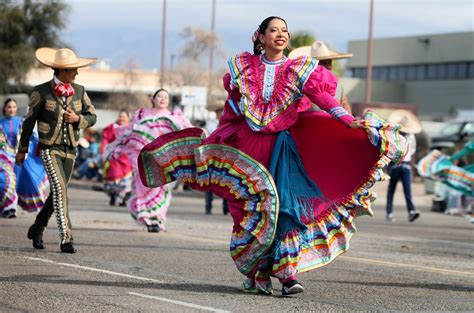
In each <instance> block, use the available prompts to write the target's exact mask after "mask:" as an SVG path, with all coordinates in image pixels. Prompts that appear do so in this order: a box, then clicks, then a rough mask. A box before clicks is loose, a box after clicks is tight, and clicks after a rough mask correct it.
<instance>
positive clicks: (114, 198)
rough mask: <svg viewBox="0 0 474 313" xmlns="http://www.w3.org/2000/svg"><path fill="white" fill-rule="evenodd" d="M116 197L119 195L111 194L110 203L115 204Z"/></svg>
mask: <svg viewBox="0 0 474 313" xmlns="http://www.w3.org/2000/svg"><path fill="white" fill-rule="evenodd" d="M116 199H117V196H116V195H115V194H112V195H110V201H109V205H111V206H114V205H115V200H116Z"/></svg>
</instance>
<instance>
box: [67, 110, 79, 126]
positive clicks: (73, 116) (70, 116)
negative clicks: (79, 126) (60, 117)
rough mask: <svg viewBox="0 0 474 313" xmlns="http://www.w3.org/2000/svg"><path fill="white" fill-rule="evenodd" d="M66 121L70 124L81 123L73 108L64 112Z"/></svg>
mask: <svg viewBox="0 0 474 313" xmlns="http://www.w3.org/2000/svg"><path fill="white" fill-rule="evenodd" d="M64 121H65V122H66V123H68V124H72V123H75V122H77V121H79V115H77V114H76V112H74V111H73V110H72V109H71V108H68V109H67V111H66V112H64Z"/></svg>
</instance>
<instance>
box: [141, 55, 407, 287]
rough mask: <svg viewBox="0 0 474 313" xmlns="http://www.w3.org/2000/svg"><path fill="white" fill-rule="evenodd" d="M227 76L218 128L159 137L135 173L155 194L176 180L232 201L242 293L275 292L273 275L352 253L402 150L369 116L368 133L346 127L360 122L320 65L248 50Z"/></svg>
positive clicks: (290, 275)
mask: <svg viewBox="0 0 474 313" xmlns="http://www.w3.org/2000/svg"><path fill="white" fill-rule="evenodd" d="M229 68H230V74H226V76H224V87H225V89H226V90H227V92H228V98H227V101H226V104H225V107H224V114H223V116H222V118H221V119H220V123H219V127H218V128H217V130H215V131H214V132H213V133H212V134H211V135H210V136H209V137H208V138H206V139H202V138H201V136H202V131H201V130H200V129H197V128H191V129H185V130H182V131H179V132H173V133H169V134H167V135H164V136H161V137H159V138H158V139H156V140H155V141H154V142H152V143H151V144H149V145H147V146H145V147H144V149H143V150H142V152H141V154H140V157H139V160H138V162H139V170H140V175H141V178H142V180H143V182H144V184H145V185H147V186H150V187H156V186H162V185H163V184H166V183H169V182H171V181H174V180H176V179H179V180H180V181H182V182H184V183H187V184H189V185H191V187H193V188H195V189H198V190H204V191H212V192H214V193H216V194H217V195H219V196H221V197H224V198H227V199H229V209H230V213H231V215H232V217H233V220H234V227H233V232H232V238H231V243H230V251H231V256H232V259H233V260H234V262H235V264H236V266H237V268H238V269H239V271H240V272H241V273H242V274H244V275H245V279H244V290H245V291H249V292H262V293H271V290H272V286H271V280H270V277H271V276H274V277H277V278H279V280H280V281H281V282H283V283H284V282H288V281H291V280H293V279H296V273H297V272H300V273H301V272H305V271H309V270H311V269H314V268H317V267H321V266H324V265H326V264H328V263H330V262H331V261H332V260H333V259H334V258H335V257H336V256H338V255H339V254H341V253H343V252H345V251H347V250H348V249H349V240H350V238H351V237H352V235H353V234H354V233H355V230H356V229H355V227H354V224H353V222H354V218H355V217H356V216H359V215H364V214H368V215H371V214H372V212H371V209H370V203H371V201H373V200H374V195H373V194H372V193H371V192H370V190H369V189H370V187H372V185H373V184H374V183H375V182H376V181H378V180H382V179H383V178H384V176H383V173H382V171H381V169H382V168H383V167H384V166H386V165H387V164H388V163H389V162H390V160H393V161H395V162H398V161H399V160H400V158H401V157H403V155H404V153H405V149H406V143H405V141H404V138H403V137H401V136H399V135H398V128H393V127H391V126H390V125H387V124H385V123H384V122H383V121H381V120H380V119H378V117H377V116H375V115H374V114H373V113H369V114H368V115H367V116H365V122H364V125H365V127H364V128H363V129H352V128H349V127H347V125H348V124H350V123H351V121H353V119H354V118H353V117H352V116H350V115H349V114H348V113H347V112H346V111H345V110H344V109H342V108H341V107H340V106H339V103H338V101H336V100H335V99H334V95H335V90H336V87H337V78H336V77H335V76H334V74H332V73H331V72H329V71H328V70H326V69H325V68H324V67H322V66H318V65H317V61H316V60H314V59H311V58H307V57H300V58H297V59H295V60H290V59H283V60H281V61H280V62H269V61H268V60H266V59H265V58H264V57H263V56H256V55H251V54H250V53H247V52H246V53H243V54H240V55H236V56H234V57H233V58H231V59H230V61H229ZM311 102H313V103H315V104H317V105H318V106H319V107H320V108H321V109H323V110H325V111H327V113H326V112H315V111H312V110H311Z"/></svg>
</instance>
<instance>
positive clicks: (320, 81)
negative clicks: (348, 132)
mask: <svg viewBox="0 0 474 313" xmlns="http://www.w3.org/2000/svg"><path fill="white" fill-rule="evenodd" d="M336 88H337V77H336V76H335V75H334V74H333V73H331V72H330V71H329V70H327V69H326V68H324V67H322V66H318V67H317V68H316V70H314V71H313V72H312V73H311V76H310V77H309V79H308V81H307V82H306V84H305V86H304V89H303V94H304V95H305V96H307V97H308V98H309V100H311V102H313V103H315V104H317V105H318V106H319V107H320V108H321V109H323V110H324V111H326V112H328V113H329V114H331V116H332V117H333V118H335V119H337V120H339V121H341V122H342V123H344V124H346V125H349V124H350V123H351V122H352V121H353V120H354V119H355V118H354V117H353V116H352V115H350V114H349V113H348V112H347V111H346V110H344V108H343V107H341V105H340V104H339V102H338V101H337V100H336V99H335V98H334V95H335V94H336Z"/></svg>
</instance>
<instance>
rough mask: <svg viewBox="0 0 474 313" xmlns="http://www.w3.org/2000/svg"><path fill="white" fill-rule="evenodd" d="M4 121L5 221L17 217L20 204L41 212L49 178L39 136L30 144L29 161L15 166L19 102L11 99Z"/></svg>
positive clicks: (0, 206)
mask: <svg viewBox="0 0 474 313" xmlns="http://www.w3.org/2000/svg"><path fill="white" fill-rule="evenodd" d="M2 110H3V115H4V117H2V118H0V211H1V213H2V216H3V217H4V218H14V217H16V206H17V204H19V205H20V206H21V207H22V208H23V209H24V210H26V211H28V212H38V211H39V210H41V208H42V207H43V204H44V201H46V197H47V194H46V190H47V188H48V179H47V176H46V172H45V170H44V167H43V164H42V163H41V158H40V157H39V155H37V154H36V150H37V146H38V136H36V135H35V136H33V137H32V140H31V142H30V149H29V151H30V152H29V154H28V158H27V159H26V161H25V162H24V163H23V165H21V166H20V165H17V164H15V154H16V149H17V146H18V139H19V135H20V131H21V124H22V123H23V119H22V118H21V117H18V116H16V113H17V103H16V101H15V100H14V99H12V98H8V99H7V100H6V101H5V102H4V104H3V108H2Z"/></svg>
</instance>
